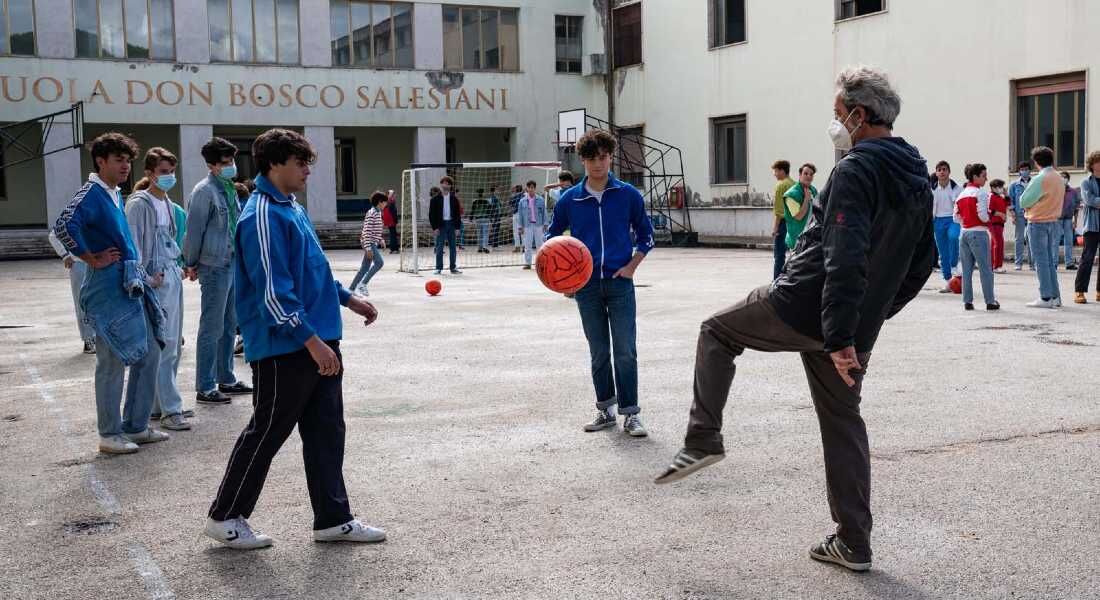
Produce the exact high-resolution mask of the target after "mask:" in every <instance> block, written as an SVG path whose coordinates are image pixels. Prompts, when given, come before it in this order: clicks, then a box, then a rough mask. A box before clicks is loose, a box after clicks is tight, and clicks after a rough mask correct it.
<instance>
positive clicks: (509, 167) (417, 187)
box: [398, 162, 561, 274]
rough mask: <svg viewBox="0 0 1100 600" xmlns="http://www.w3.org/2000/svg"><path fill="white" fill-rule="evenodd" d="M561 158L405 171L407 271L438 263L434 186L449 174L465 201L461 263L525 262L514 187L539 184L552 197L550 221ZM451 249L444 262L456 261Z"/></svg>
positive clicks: (403, 249) (403, 225)
mask: <svg viewBox="0 0 1100 600" xmlns="http://www.w3.org/2000/svg"><path fill="white" fill-rule="evenodd" d="M560 172H561V163H559V162H498V163H443V164H416V165H412V166H411V168H409V169H406V170H405V171H403V172H402V173H401V199H400V210H399V211H398V212H399V215H400V217H399V218H400V221H399V222H398V231H399V232H400V238H401V240H400V241H401V267H400V270H401V271H402V272H405V273H413V274H416V273H417V272H419V271H421V270H425V271H427V270H434V269H435V236H434V235H433V232H432V227H431V225H430V224H429V221H428V208H429V204H430V201H431V197H432V188H438V187H439V180H440V179H442V178H443V176H444V175H449V176H450V177H451V178H452V179H453V180H454V190H453V191H452V193H455V194H457V195H458V199H459V201H460V203H461V205H462V212H463V214H462V229H461V230H460V231H457V232H455V239H456V241H457V243H458V244H457V245H458V249H457V253H458V261H457V266H458V268H459V269H466V268H476V267H509V266H519V265H522V264H524V259H523V252H522V251H517V250H516V248H517V247H520V246H522V241H523V240H517V239H516V238H515V231H514V227H513V213H514V212H515V210H514V207H515V200H514V196H515V194H514V193H513V191H512V190H513V188H514V187H515V186H520V187H524V186H526V184H527V182H528V181H534V182H535V184H536V188H537V189H536V193H537V194H538V195H540V196H543V197H544V198H546V205H547V206H546V208H547V215H546V221H547V224H548V225H549V222H550V215H551V214H552V211H553V204H554V201H553V199H552V195H551V194H549V193H547V192H545V191H544V190H545V188H546V186H553V185H557V183H558V173H560ZM449 251H450V249H449V248H447V247H446V246H445V247H444V248H443V268H444V269H447V268H449V267H450V262H449V257H448V253H449Z"/></svg>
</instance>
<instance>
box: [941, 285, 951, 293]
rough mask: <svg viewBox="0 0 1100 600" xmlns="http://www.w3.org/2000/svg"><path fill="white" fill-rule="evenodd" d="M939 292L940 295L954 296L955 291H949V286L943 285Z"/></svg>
mask: <svg viewBox="0 0 1100 600" xmlns="http://www.w3.org/2000/svg"><path fill="white" fill-rule="evenodd" d="M939 292H940V293H941V294H954V293H955V290H953V289H951V286H950V285H947V284H944V286H943V287H942V288H940V289H939Z"/></svg>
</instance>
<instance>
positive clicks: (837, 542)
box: [810, 534, 871, 571]
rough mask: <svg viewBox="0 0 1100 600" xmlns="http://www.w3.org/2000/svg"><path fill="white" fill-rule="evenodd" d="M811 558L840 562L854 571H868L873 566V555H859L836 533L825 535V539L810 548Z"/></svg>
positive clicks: (839, 563)
mask: <svg viewBox="0 0 1100 600" xmlns="http://www.w3.org/2000/svg"><path fill="white" fill-rule="evenodd" d="M810 558H812V559H814V560H819V561H821V562H830V563H834V564H838V565H840V566H842V567H845V568H847V569H851V570H853V571H866V570H868V569H870V568H871V557H869V556H859V555H857V554H856V553H855V552H852V551H851V550H849V549H848V546H847V545H846V544H845V543H844V540H842V539H840V538H838V537H837V536H836V535H835V534H830V535H827V536H825V540H824V541H822V542H821V543H818V544H816V545H814V547H812V548H810Z"/></svg>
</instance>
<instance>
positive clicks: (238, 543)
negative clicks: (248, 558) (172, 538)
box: [203, 518, 275, 550]
mask: <svg viewBox="0 0 1100 600" xmlns="http://www.w3.org/2000/svg"><path fill="white" fill-rule="evenodd" d="M203 533H204V534H206V537H208V538H210V539H213V540H217V541H219V542H221V543H223V544H225V545H226V546H229V547H230V548H236V549H237V550H255V549H256V548H267V547H268V546H270V545H272V544H274V543H275V540H273V539H271V538H270V537H268V536H266V535H264V534H262V533H260V532H259V531H254V530H253V529H252V527H251V526H250V525H249V524H248V520H246V519H243V518H237V519H230V520H228V521H215V520H214V519H207V520H206V529H205V530H204V531H203Z"/></svg>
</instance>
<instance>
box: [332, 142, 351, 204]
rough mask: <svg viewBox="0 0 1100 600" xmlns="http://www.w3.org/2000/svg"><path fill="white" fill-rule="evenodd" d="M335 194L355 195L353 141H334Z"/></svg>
mask: <svg viewBox="0 0 1100 600" xmlns="http://www.w3.org/2000/svg"><path fill="white" fill-rule="evenodd" d="M336 193H337V194H341V195H350V194H354V193H356V187H355V140H354V139H338V140H336Z"/></svg>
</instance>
